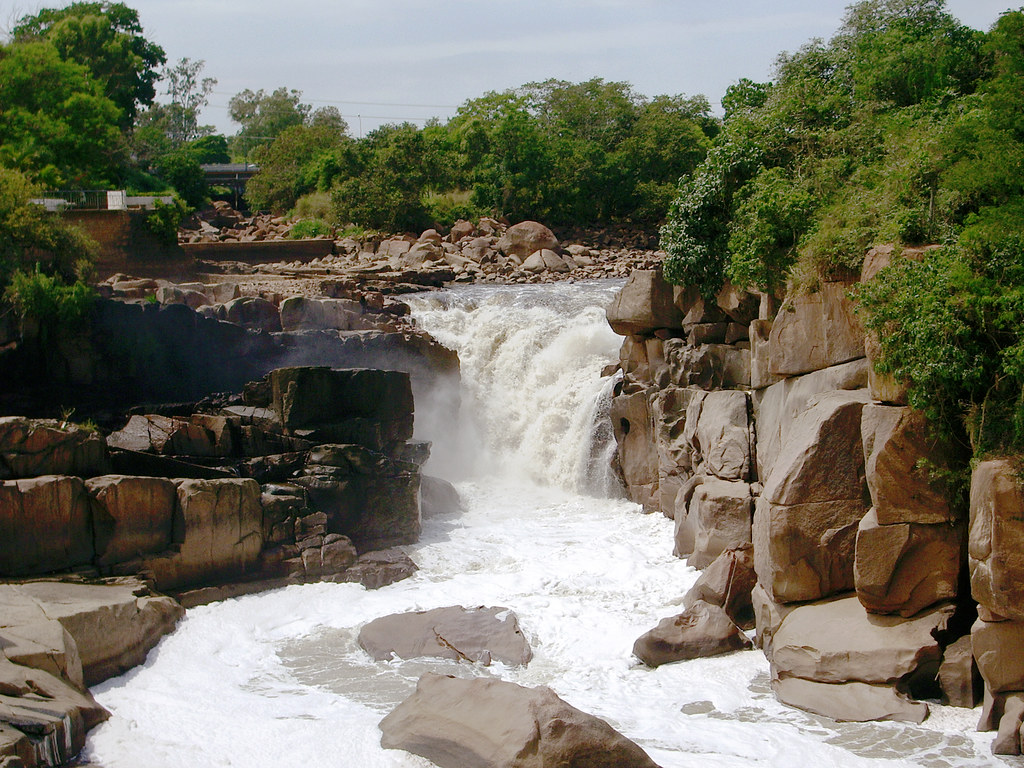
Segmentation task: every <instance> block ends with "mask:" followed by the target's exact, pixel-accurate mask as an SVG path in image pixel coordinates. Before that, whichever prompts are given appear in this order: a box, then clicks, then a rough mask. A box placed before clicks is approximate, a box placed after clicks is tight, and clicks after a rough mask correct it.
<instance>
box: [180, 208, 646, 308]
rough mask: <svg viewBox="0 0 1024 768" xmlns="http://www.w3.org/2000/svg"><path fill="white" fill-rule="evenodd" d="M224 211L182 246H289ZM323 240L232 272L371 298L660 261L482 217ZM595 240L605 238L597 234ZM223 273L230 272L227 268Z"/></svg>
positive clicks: (272, 231)
mask: <svg viewBox="0 0 1024 768" xmlns="http://www.w3.org/2000/svg"><path fill="white" fill-rule="evenodd" d="M225 205H226V204H218V207H217V208H216V209H215V210H214V211H211V212H208V213H207V214H204V216H203V217H196V218H194V219H193V221H192V223H191V224H190V225H189V226H190V227H193V228H192V229H183V230H182V232H181V237H180V239H181V241H182V242H183V243H215V242H221V243H249V242H265V241H268V240H285V239H288V237H289V233H290V231H291V225H289V224H288V223H287V221H286V220H284V219H282V218H272V217H267V216H256V217H254V218H252V219H246V218H244V217H243V216H242V215H241V214H239V213H238V212H237V211H232V210H231V209H230V208H229V207H225ZM317 239H322V240H324V248H323V255H322V256H319V257H316V258H313V259H309V260H299V261H290V262H282V263H277V264H260V265H258V266H256V267H251V268H244V267H241V266H240V265H239V266H237V267H236V269H238V268H240V269H244V270H245V271H249V270H250V269H251V271H254V272H258V273H262V274H268V275H279V276H293V277H303V276H311V275H312V276H331V275H340V276H344V277H347V278H348V279H350V280H356V281H358V282H359V283H360V284H361V285H365V286H367V287H369V288H370V289H372V290H380V291H383V292H384V293H404V292H410V291H413V290H423V289H424V288H429V287H440V286H441V285H443V284H445V283H451V282H456V283H470V282H494V283H538V282H554V281H558V280H567V279H568V280H581V279H598V278H624V277H626V276H628V275H629V274H630V272H632V271H633V270H636V269H651V268H653V267H655V266H657V265H658V264H660V262H661V260H662V259H663V258H664V254H663V253H662V252H661V251H657V250H655V249H654V248H651V247H639V246H638V245H637V244H638V243H641V241H643V244H644V245H650V243H649V240H650V238H649V237H641V236H640V235H638V234H636V233H632V234H631V235H630V237H629V238H628V240H629V241H630V242H631V243H632V247H621V246H619V247H613V246H611V245H610V244H609V243H607V242H605V243H603V245H602V247H590V246H588V245H584V244H580V243H572V244H566V245H563V244H561V243H560V242H559V240H558V238H557V237H556V236H555V234H554V233H553V232H552V231H551V230H550V229H549V228H548V227H546V226H544V225H543V224H540V223H538V222H535V221H524V222H520V223H519V224H515V225H513V226H507V225H506V224H504V223H502V222H499V221H497V220H495V219H492V218H488V217H483V218H481V219H480V220H479V221H478V222H476V223H475V224H474V223H473V222H469V221H465V220H459V221H457V222H456V223H455V224H454V225H452V227H451V229H450V230H449V231H448V232H447V233H446V234H442V233H440V232H439V231H438V230H436V229H428V230H426V231H424V232H422V233H421V234H419V235H418V236H417V235H394V236H391V237H387V238H381V237H380V236H377V235H374V236H369V237H365V238H361V239H355V238H352V237H344V238H340V239H338V240H333V241H332V240H329V239H326V238H317ZM600 239H602V240H605V241H606V240H608V239H609V238H608V237H607V236H605V234H604V233H601V237H600ZM220 268H221V269H225V268H230V267H225V265H221V266H220Z"/></svg>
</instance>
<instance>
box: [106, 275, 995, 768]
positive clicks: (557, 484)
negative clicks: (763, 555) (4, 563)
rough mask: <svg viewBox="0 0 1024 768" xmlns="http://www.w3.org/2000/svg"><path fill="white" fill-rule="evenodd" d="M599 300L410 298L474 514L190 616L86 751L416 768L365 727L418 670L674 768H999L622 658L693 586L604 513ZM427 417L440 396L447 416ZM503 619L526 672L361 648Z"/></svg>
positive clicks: (950, 738)
mask: <svg viewBox="0 0 1024 768" xmlns="http://www.w3.org/2000/svg"><path fill="white" fill-rule="evenodd" d="M615 287H616V286H614V285H609V284H600V283H595V284H575V285H570V284H562V285H547V286H523V287H518V286H506V287H485V286H470V287H464V288H459V289H456V290H452V291H444V292H437V293H432V294H424V295H417V296H415V297H413V298H412V299H411V303H412V305H413V308H414V309H413V311H414V315H415V318H416V320H417V321H418V322H419V323H420V324H421V325H422V326H423V327H424V328H426V329H427V330H428V331H430V332H431V333H432V334H434V335H435V336H436V337H437V338H438V339H439V340H440V341H442V342H443V343H445V344H447V345H449V346H451V347H452V348H453V349H456V350H457V351H458V353H459V356H460V358H461V360H462V391H461V392H460V393H459V398H460V399H461V401H462V408H461V415H460V417H459V419H458V420H457V421H456V422H454V423H453V422H452V420H451V417H450V415H449V416H448V417H447V419H448V420H447V421H445V420H444V419H442V418H432V417H433V416H435V415H436V413H442V412H443V413H446V414H450V410H446V409H437V410H436V411H435V410H434V409H432V408H430V407H429V404H428V405H426V406H424V404H423V403H419V404H418V408H417V414H416V429H417V432H418V434H419V436H420V437H422V438H425V439H430V440H432V441H433V442H434V451H433V455H432V457H431V459H430V462H429V463H428V465H427V471H428V472H431V473H433V474H436V475H440V476H442V477H446V478H448V479H452V480H456V481H459V480H461V482H457V487H458V489H459V491H460V492H461V494H462V496H463V501H464V502H465V509H464V510H463V511H462V512H460V513H450V514H441V515H438V516H436V517H432V518H428V519H426V520H425V521H424V528H423V535H422V537H421V540H420V542H419V543H418V544H416V545H414V546H409V547H406V548H405V549H406V550H407V551H408V553H409V555H410V556H411V557H412V558H413V560H415V561H416V563H417V564H418V565H419V568H420V570H419V571H418V572H417V573H416V574H415V575H414V576H412V577H411V578H409V579H406V580H404V581H401V582H398V583H396V584H392V585H390V586H387V587H384V588H382V589H378V590H366V589H364V588H363V587H361V586H359V585H357V584H333V583H320V584H306V585H296V586H290V587H287V588H284V589H278V590H273V591H269V592H265V593H263V594H258V595H249V596H247V597H243V598H238V599H233V600H226V601H224V602H221V603H215V604H211V605H207V606H202V607H199V608H195V609H190V610H189V611H188V613H187V615H186V617H185V618H184V619H183V620H182V621H181V622H180V623H179V625H178V627H177V629H176V630H175V632H174V633H173V634H171V635H169V636H168V637H166V638H164V639H163V640H162V641H161V642H160V644H159V645H158V646H157V648H156V649H155V650H154V651H152V652H151V653H150V655H149V658H148V659H147V661H146V663H145V664H144V665H143V666H141V667H138V668H136V669H134V670H132V671H130V672H129V673H127V674H126V675H124V676H123V677H120V678H115V679H113V680H109V681H107V682H105V683H103V684H101V685H99V686H96V687H95V688H94V693H95V695H96V698H97V700H98V701H99V702H100V703H101V704H102V705H103V706H105V707H107V708H108V709H109V710H110V711H111V712H112V717H111V718H110V720H108V721H107V722H105V723H103V724H102V725H100V726H99V727H98V728H96V729H95V730H93V731H92V732H91V733H90V735H89V742H88V748H87V754H86V758H87V759H88V760H89V761H91V763H94V764H97V765H102V766H103V767H104V768H136V767H137V766H143V765H144V766H147V768H176V767H177V766H180V765H189V766H195V767H196V768H206V767H207V766H246V768H270V766H279V765H301V766H304V768H321V766H324V767H326V766H335V765H345V766H358V767H359V768H426V766H427V765H428V763H427V762H426V761H425V760H422V759H421V758H418V757H415V756H413V755H410V754H408V753H404V752H401V751H397V750H385V749H382V748H381V746H380V731H379V729H378V727H377V724H378V723H379V722H380V720H381V718H382V717H383V716H384V715H385V714H387V713H388V712H389V711H391V710H392V709H393V708H394V707H395V706H396V705H397V704H398V703H399V702H401V701H402V700H404V699H405V698H406V697H407V696H408V695H409V694H410V693H411V692H412V691H413V689H414V688H415V685H416V681H417V680H418V678H419V676H420V675H421V674H422V673H423V672H426V671H428V670H429V671H434V672H441V673H444V674H452V675H462V676H491V677H498V678H501V679H503V680H508V681H511V682H515V683H518V684H520V685H526V686H538V685H546V686H549V687H551V688H552V689H553V690H554V691H555V692H556V693H557V694H558V695H559V696H561V697H562V698H564V699H565V700H566V701H568V702H569V703H570V704H572V705H573V706H576V707H578V708H580V709H582V710H584V711H586V712H589V713H591V714H594V715H597V716H598V717H601V718H603V719H605V720H607V721H608V722H609V723H610V724H611V725H612V726H613V727H615V728H617V729H619V730H620V731H622V732H623V733H624V734H625V735H626V736H628V737H629V738H631V739H633V740H635V741H637V742H638V743H639V744H640V745H641V746H642V747H643V748H644V749H645V750H647V752H648V753H649V754H650V755H651V757H652V758H653V759H654V760H655V762H656V763H657V764H658V765H661V766H664V768H698V766H700V767H701V768H703V767H704V766H715V767H716V768H752V767H753V768H757V767H758V766H762V767H764V768H769V767H770V768H788V767H789V766H792V765H801V764H805V765H814V766H818V765H821V766H843V768H881V767H882V766H884V767H885V768H910V766H918V767H923V768H948V767H949V766H951V765H956V766H958V768H975V767H976V766H978V767H981V766H985V767H986V768H999V766H1001V765H1002V763H1000V762H999V759H998V758H996V757H994V756H992V755H991V754H990V753H989V741H990V738H991V737H990V735H988V734H980V735H979V734H975V733H973V728H974V723H975V722H976V720H977V715H976V713H974V712H973V711H970V710H957V709H955V708H952V707H942V706H933V707H932V715H931V716H930V718H929V720H927V721H926V722H925V723H924V725H922V726H915V725H911V724H906V723H833V722H831V721H828V720H827V719H825V718H820V717H817V716H815V715H811V714H808V713H805V712H800V711H798V710H793V709H790V708H788V707H785V706H784V705H782V704H780V703H779V702H778V701H777V700H776V699H775V698H774V696H773V695H772V693H771V688H770V670H769V668H768V663H767V661H766V660H765V657H764V655H763V654H762V653H760V652H759V651H746V652H740V653H733V654H728V655H724V656H717V657H713V658H707V659H695V660H693V661H687V662H683V663H678V664H665V665H663V666H661V667H659V668H657V669H648V668H646V667H644V666H643V665H642V664H640V663H639V662H638V661H637V660H636V659H635V658H633V657H632V655H631V648H632V646H633V642H634V640H635V639H636V638H637V637H638V636H639V635H640V634H641V633H643V632H645V631H646V630H648V629H650V628H651V627H653V626H654V625H655V624H657V623H658V621H659V620H661V619H663V618H665V617H668V616H673V615H675V614H678V613H679V612H680V610H681V606H680V603H681V600H682V596H683V595H684V594H685V593H686V591H687V589H688V588H689V587H690V586H691V585H692V584H693V582H694V581H695V580H696V578H697V573H696V572H695V571H694V570H693V569H692V568H689V567H688V566H687V565H686V564H685V563H684V562H683V561H682V560H680V559H678V558H675V557H673V556H672V554H671V552H672V523H671V521H669V520H666V519H665V518H664V517H662V516H661V515H643V514H640V510H639V508H638V507H637V506H636V505H635V504H631V503H629V502H627V501H625V500H624V499H622V498H615V494H608V493H605V492H604V491H606V490H607V488H606V487H605V485H604V484H605V483H607V480H608V476H607V467H608V463H609V461H608V459H609V452H610V451H611V450H612V448H613V444H612V442H611V436H610V434H609V431H610V424H609V421H608V419H607V417H606V415H602V414H604V413H606V411H607V407H608V402H609V401H610V399H611V387H612V380H611V379H607V378H606V379H602V378H601V377H600V371H601V368H602V366H604V365H605V364H607V363H608V362H609V361H610V360H613V359H615V356H616V351H617V349H618V347H619V344H620V339H619V338H617V337H616V336H615V335H614V334H612V333H611V331H610V330H609V329H608V327H607V323H606V322H605V319H604V311H603V307H604V306H605V305H606V304H607V301H608V300H609V299H610V298H611V296H612V294H613V293H614V290H615ZM436 394H438V395H439V398H438V400H439V401H440V402H451V398H450V397H448V396H449V395H453V394H454V393H444V392H440V393H436ZM455 604H460V605H466V606H470V605H492V606H503V607H506V608H508V609H510V610H513V611H515V613H516V614H517V616H518V617H519V621H520V625H521V626H522V628H523V632H524V634H525V635H526V637H527V639H528V640H529V642H530V644H531V646H532V647H533V652H534V658H533V661H531V662H530V664H529V665H527V666H526V667H516V668H509V667H505V666H504V665H502V664H494V665H492V666H490V667H484V666H481V665H474V664H464V663H462V664H460V663H456V662H452V661H440V660H423V659H412V660H407V661H403V660H401V659H397V660H393V661H389V662H376V661H374V660H373V659H372V658H370V656H369V655H368V654H366V653H365V652H364V651H362V649H361V648H360V647H359V646H358V644H357V642H356V637H357V635H358V632H359V629H360V628H361V627H362V626H363V625H364V624H365V623H366V622H368V621H371V620H372V619H375V618H378V617H380V616H385V615H388V614H391V613H396V612H402V611H413V610H425V609H430V608H437V607H441V606H448V605H455Z"/></svg>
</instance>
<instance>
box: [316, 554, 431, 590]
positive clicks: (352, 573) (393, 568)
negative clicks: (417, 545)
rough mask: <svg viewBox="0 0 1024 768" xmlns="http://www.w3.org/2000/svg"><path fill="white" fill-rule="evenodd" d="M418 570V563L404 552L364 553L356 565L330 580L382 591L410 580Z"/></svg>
mask: <svg viewBox="0 0 1024 768" xmlns="http://www.w3.org/2000/svg"><path fill="white" fill-rule="evenodd" d="M417 570H419V569H418V568H417V567H416V563H414V562H413V561H412V559H411V558H410V557H409V556H408V555H407V554H405V553H404V552H403V551H402V550H400V549H398V548H393V549H382V550H378V551H375V552H364V553H363V554H361V555H360V556H359V558H358V559H357V560H356V562H355V563H354V564H352V565H350V566H349V567H348V568H346V569H345V571H344V572H343V573H340V574H338V575H337V576H332V577H331V579H330V580H331V581H339V582H351V583H356V584H362V585H363V586H364V587H366V588H367V589H380V588H381V587H386V586H387V585H388V584H394V583H395V582H397V581H402V580H403V579H408V578H409V577H410V576H412V575H413V574H414V573H416V571H417Z"/></svg>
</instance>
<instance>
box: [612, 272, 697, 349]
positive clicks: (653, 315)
mask: <svg viewBox="0 0 1024 768" xmlns="http://www.w3.org/2000/svg"><path fill="white" fill-rule="evenodd" d="M606 314H607V316H608V324H609V325H611V327H612V330H613V331H615V332H616V333H617V334H619V335H620V336H629V335H637V336H642V335H649V334H651V333H654V331H656V330H658V329H660V328H676V329H681V328H682V327H683V313H682V312H680V311H679V308H678V307H676V305H675V304H674V303H673V293H672V286H671V285H669V284H668V283H667V282H665V279H664V277H662V274H661V270H658V269H638V270H634V271H633V272H632V273H631V274H630V276H629V280H628V281H627V282H626V284H625V285H624V286H623V287H622V290H621V291H619V292H618V293H617V294H616V295H615V298H614V299H613V300H612V303H611V304H609V305H608V309H607V310H606Z"/></svg>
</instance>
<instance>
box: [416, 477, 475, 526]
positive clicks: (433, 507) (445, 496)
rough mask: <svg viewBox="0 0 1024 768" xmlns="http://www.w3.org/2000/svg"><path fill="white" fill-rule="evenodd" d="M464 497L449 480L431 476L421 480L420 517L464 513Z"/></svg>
mask: <svg viewBox="0 0 1024 768" xmlns="http://www.w3.org/2000/svg"><path fill="white" fill-rule="evenodd" d="M464 509H465V507H463V505H462V497H461V496H459V492H458V490H457V489H456V488H455V486H454V485H452V484H451V483H449V482H448V481H447V480H442V479H441V478H440V477H432V476H431V475H423V477H421V478H420V515H421V516H422V517H423V518H427V517H433V516H435V515H449V514H454V513H456V512H462V511H463V510H464Z"/></svg>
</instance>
